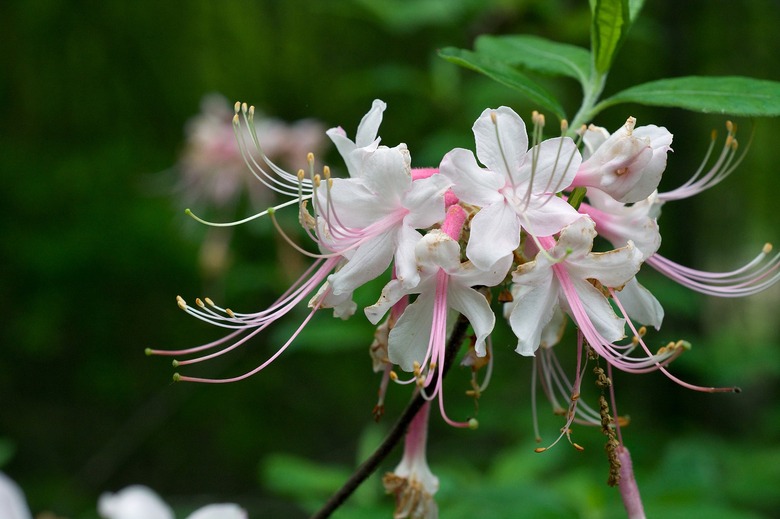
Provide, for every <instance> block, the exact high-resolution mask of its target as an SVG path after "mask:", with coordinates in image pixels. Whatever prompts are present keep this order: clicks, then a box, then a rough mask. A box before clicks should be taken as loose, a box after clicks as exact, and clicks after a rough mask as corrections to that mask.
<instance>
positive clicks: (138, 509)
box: [98, 485, 247, 519]
mask: <svg viewBox="0 0 780 519" xmlns="http://www.w3.org/2000/svg"><path fill="white" fill-rule="evenodd" d="M98 513H99V514H100V516H101V517H102V518H103V519H174V515H173V510H172V509H171V508H170V507H169V506H168V505H167V504H166V503H165V502H164V501H163V500H162V499H161V498H160V496H158V495H157V494H156V493H155V492H154V491H153V490H151V489H149V488H148V487H145V486H142V485H133V486H129V487H127V488H125V489H123V490H121V491H119V492H117V493H116V494H112V493H110V492H106V493H104V494H103V495H101V496H100V499H99V500H98ZM187 519H247V514H246V512H245V511H244V510H243V509H241V508H240V507H239V506H238V505H234V504H214V505H207V506H204V507H202V508H199V509H198V510H196V511H194V512H193V513H191V514H190V515H188V516H187Z"/></svg>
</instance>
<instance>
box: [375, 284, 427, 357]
mask: <svg viewBox="0 0 780 519" xmlns="http://www.w3.org/2000/svg"><path fill="white" fill-rule="evenodd" d="M433 279H434V280H435V278H433ZM426 284H427V285H428V286H427V287H426V288H427V290H425V291H423V292H422V293H421V294H420V296H419V297H418V298H417V299H416V300H415V302H414V303H412V304H410V305H409V306H407V307H406V310H404V313H403V314H401V317H399V318H398V322H396V324H395V327H394V328H393V329H392V330H390V335H389V338H388V348H387V356H388V358H389V359H390V362H392V363H393V364H397V365H398V366H400V367H401V369H402V370H404V371H413V370H414V362H415V361H416V362H419V363H422V362H423V360H424V358H425V353H426V352H427V351H428V344H429V341H430V335H431V327H432V325H433V300H434V297H435V290H434V284H433V283H430V280H426Z"/></svg>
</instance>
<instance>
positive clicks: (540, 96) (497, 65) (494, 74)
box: [439, 47, 566, 119]
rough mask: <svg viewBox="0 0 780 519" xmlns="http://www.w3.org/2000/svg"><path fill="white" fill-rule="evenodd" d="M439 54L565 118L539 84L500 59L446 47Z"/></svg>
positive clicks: (560, 107)
mask: <svg viewBox="0 0 780 519" xmlns="http://www.w3.org/2000/svg"><path fill="white" fill-rule="evenodd" d="M439 56H441V57H442V58H444V59H446V60H447V61H449V62H451V63H455V64H456V65H460V66H462V67H466V68H469V69H471V70H475V71H477V72H480V73H482V74H485V75H486V76H488V77H489V78H491V79H494V80H495V81H498V82H499V83H501V84H502V85H506V86H508V87H510V88H513V89H515V90H517V91H518V92H520V93H522V94H523V95H524V96H526V97H527V98H529V99H530V100H531V101H533V102H534V103H536V104H538V105H539V106H540V107H541V108H543V109H545V110H549V111H551V112H553V114H555V115H556V116H557V117H558V118H559V119H565V118H566V114H565V113H564V110H563V107H562V106H561V104H560V103H559V102H558V100H557V99H555V98H554V97H553V96H552V94H550V93H549V92H548V91H547V90H546V89H545V88H544V87H542V86H541V85H540V84H538V83H537V82H535V81H534V80H532V79H531V78H529V77H528V76H526V75H525V74H523V73H521V72H519V71H517V70H515V69H513V68H512V67H510V66H509V65H506V64H504V63H502V62H500V61H496V60H494V59H491V58H489V57H487V56H484V55H482V54H479V53H476V52H471V51H468V50H464V49H456V48H454V47H447V48H445V49H441V50H440V51H439Z"/></svg>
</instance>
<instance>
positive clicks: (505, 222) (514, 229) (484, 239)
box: [466, 202, 520, 270]
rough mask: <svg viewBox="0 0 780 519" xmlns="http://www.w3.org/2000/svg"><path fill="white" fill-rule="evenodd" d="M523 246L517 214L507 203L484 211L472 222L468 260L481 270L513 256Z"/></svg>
mask: <svg viewBox="0 0 780 519" xmlns="http://www.w3.org/2000/svg"><path fill="white" fill-rule="evenodd" d="M519 244H520V222H519V221H518V216H517V213H515V211H514V209H512V208H511V207H510V206H509V205H508V204H506V203H505V202H498V203H495V204H493V205H489V206H487V207H483V208H482V209H480V211H479V212H478V213H477V214H476V216H474V218H473V219H472V220H471V233H470V235H469V243H468V245H467V246H466V256H468V258H469V259H470V260H471V261H472V263H474V265H476V266H477V267H479V268H480V269H482V270H488V269H490V267H492V266H493V265H494V264H495V263H496V262H497V261H498V260H500V259H501V258H503V257H504V256H507V255H508V254H511V252H512V251H513V250H515V249H516V248H517V246H518V245H519Z"/></svg>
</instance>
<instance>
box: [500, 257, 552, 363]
mask: <svg viewBox="0 0 780 519" xmlns="http://www.w3.org/2000/svg"><path fill="white" fill-rule="evenodd" d="M532 263H533V262H532ZM526 265H527V264H526ZM532 268H533V267H532ZM535 270H536V272H533V273H532V275H533V278H534V282H533V284H517V285H515V286H514V287H513V289H512V293H513V294H514V303H513V305H512V310H511V313H510V314H509V325H510V326H511V327H512V331H513V332H514V334H515V336H516V337H517V347H516V348H515V351H516V352H517V353H519V354H520V355H524V356H533V355H534V352H535V351H536V350H537V348H539V343H540V342H541V337H542V332H543V331H544V329H545V327H546V325H547V324H548V323H549V322H550V321H551V320H552V317H553V312H554V310H555V307H556V306H557V302H558V281H557V279H555V277H554V276H553V275H552V269H551V268H549V267H547V268H542V267H541V266H539V267H536V269H535ZM529 273H530V271H529ZM524 281H525V280H524ZM517 282H518V283H522V282H521V281H519V278H518V279H517Z"/></svg>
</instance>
